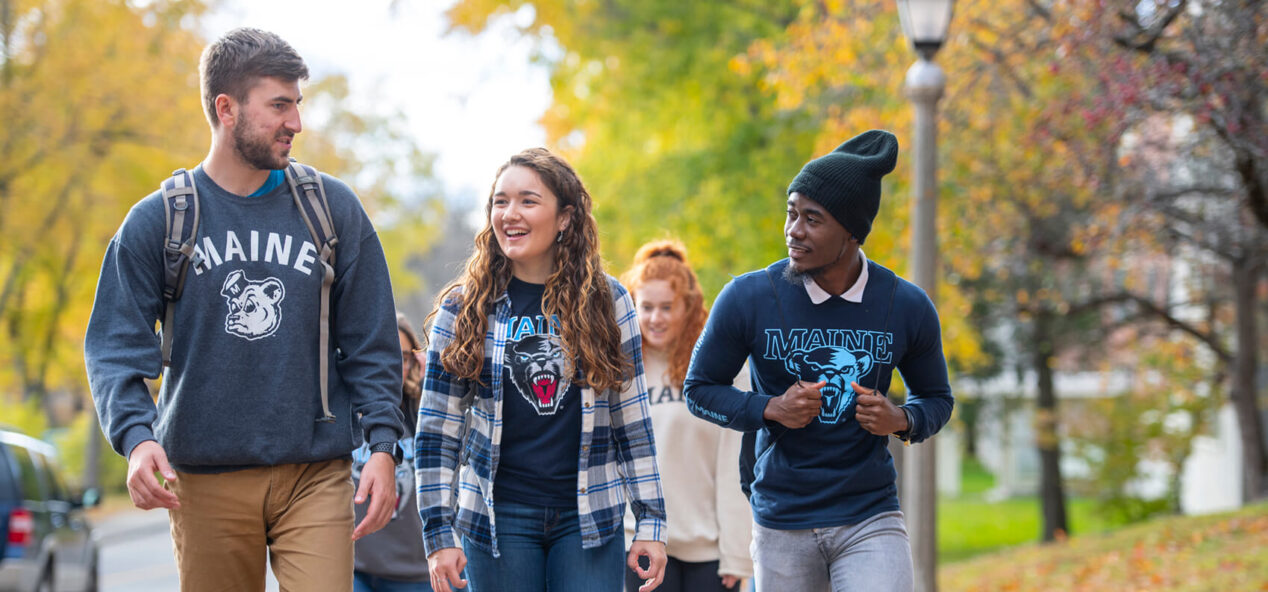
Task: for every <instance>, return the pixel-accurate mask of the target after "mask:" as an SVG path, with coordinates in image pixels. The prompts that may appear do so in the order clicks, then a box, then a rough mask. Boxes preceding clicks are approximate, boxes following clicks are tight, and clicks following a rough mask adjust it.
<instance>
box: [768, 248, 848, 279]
mask: <svg viewBox="0 0 1268 592" xmlns="http://www.w3.org/2000/svg"><path fill="white" fill-rule="evenodd" d="M844 254H845V250H844V249H842V250H841V252H840V253H837V258H836V259H833V260H832V261H831V262H830V263H825V264H823V265H820V266H819V267H812V268H810V269H797V265H796V264H795V263H793V262H792V261H791V260H789V261H788V265H785V266H784V273H783V276H784V280H785V281H787V282H788V283H790V284H795V285H798V286H800V285H801V284H804V283H805V282H806V278H815V277H818V275H819V274H821V273H823V272H825V271H827V270H828V268H829V267H832V266H833V265H836V264H837V262H838V261H840V260H841V256H842V255H844Z"/></svg>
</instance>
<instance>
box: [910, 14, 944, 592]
mask: <svg viewBox="0 0 1268 592" xmlns="http://www.w3.org/2000/svg"><path fill="white" fill-rule="evenodd" d="M952 2H953V0H898V17H899V20H900V21H901V22H902V26H903V34H904V35H906V36H907V40H908V41H910V42H911V45H912V47H913V48H914V49H915V50H916V53H917V54H919V56H920V58H919V59H918V60H916V63H915V64H912V66H911V68H910V69H908V70H907V79H906V82H905V83H904V86H905V88H906V93H907V98H909V99H911V102H912V104H913V105H914V106H915V112H916V119H915V140H914V144H915V150H914V151H915V155H916V157H915V177H914V178H913V180H912V187H913V189H914V198H915V204H914V208H913V210H912V232H911V252H912V266H911V274H912V279H913V280H914V281H915V283H916V285H918V286H920V287H921V288H923V289H924V290H925V292H926V293H928V294H929V298H930V299H931V300H933V301H934V302H937V284H938V274H937V267H938V253H937V249H938V227H937V223H936V222H937V211H938V210H937V207H938V201H937V198H938V182H937V169H938V163H937V154H938V147H937V134H938V100H939V99H941V98H942V93H943V91H944V90H945V89H946V86H947V78H946V76H945V75H944V74H943V73H942V68H939V67H938V65H937V64H935V63H934V62H933V56H934V55H935V54H937V53H938V49H940V48H941V47H942V44H943V42H945V41H946V38H947V26H948V25H949V24H950V23H951V4H952ZM936 459H937V446H936V443H935V439H933V438H930V439H929V440H927V441H925V442H924V443H922V444H920V445H918V446H913V447H911V448H907V449H906V451H905V458H904V459H903V462H902V471H903V478H902V488H903V491H902V501H903V511H904V513H905V514H906V517H907V528H908V529H909V535H910V539H911V555H912V562H913V563H914V567H915V572H916V573H915V575H916V592H936V591H937V589H938V561H937V552H938V548H937V540H938V537H937V534H938V528H937V527H938V523H937V490H938V487H937V470H936V469H937V466H936V462H937V460H936Z"/></svg>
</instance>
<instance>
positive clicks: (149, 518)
mask: <svg viewBox="0 0 1268 592" xmlns="http://www.w3.org/2000/svg"><path fill="white" fill-rule="evenodd" d="M167 530H168V525H167V510H164V509H157V510H149V511H146V510H138V509H136V508H123V509H119V510H116V511H113V512H110V513H109V514H106V515H103V516H97V517H95V518H94V519H93V533H94V534H95V536H96V538H97V541H98V542H99V543H100V544H101V545H103V546H104V545H111V544H115V543H118V542H121V541H126V540H128V539H132V538H136V537H139V536H148V535H153V534H157V533H161V532H167Z"/></svg>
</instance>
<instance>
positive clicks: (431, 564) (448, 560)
mask: <svg viewBox="0 0 1268 592" xmlns="http://www.w3.org/2000/svg"><path fill="white" fill-rule="evenodd" d="M465 567H467V554H466V553H463V552H462V549H459V548H457V547H446V548H444V549H439V550H437V551H435V552H434V553H432V554H431V555H429V556H427V571H428V572H429V573H430V574H431V589H432V591H433V592H450V591H451V589H452V588H466V587H467V581H466V580H464V579H462V570H463V568H465ZM451 583H452V584H453V586H452V588H451V587H450V584H451Z"/></svg>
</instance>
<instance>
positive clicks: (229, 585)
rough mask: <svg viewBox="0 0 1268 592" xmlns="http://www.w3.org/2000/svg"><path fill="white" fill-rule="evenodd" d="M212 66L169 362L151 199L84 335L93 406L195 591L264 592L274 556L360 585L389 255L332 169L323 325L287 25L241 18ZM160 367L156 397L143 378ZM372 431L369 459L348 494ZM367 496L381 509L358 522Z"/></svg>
mask: <svg viewBox="0 0 1268 592" xmlns="http://www.w3.org/2000/svg"><path fill="white" fill-rule="evenodd" d="M199 71H200V75H201V83H202V84H201V86H202V99H203V105H204V107H205V109H206V114H207V117H208V120H209V121H210V124H211V135H212V141H211V148H210V151H209V153H208V155H207V157H206V159H205V160H204V161H203V162H202V164H201V165H199V166H198V167H197V168H195V169H194V170H193V171H192V174H191V176H192V180H193V183H194V184H195V187H196V188H197V192H198V197H199V202H200V204H201V215H200V223H199V227H198V232H197V237H196V242H195V249H194V257H192V260H193V263H192V264H191V265H190V267H189V270H188V272H187V273H186V277H185V281H184V290H183V295H182V296H181V298H180V299H179V300H177V301H176V302H175V303H174V304H173V306H174V309H173V315H172V317H171V324H172V328H173V329H174V331H172V332H171V334H172V335H173V336H174V340H173V341H172V343H171V364H170V366H169V367H167V368H164V367H163V365H162V356H161V347H160V339H159V337H158V336H156V335H155V333H154V327H155V323H156V321H159V320H162V317H163V313H164V306H165V301H164V298H163V289H164V254H163V244H164V238H165V237H164V233H165V230H166V224H167V214H166V213H165V206H166V205H167V204H165V198H164V196H163V194H162V192H155V193H154V194H151V195H149V196H147V197H145V198H144V199H142V200H141V201H140V202H138V203H137V204H136V205H135V206H134V207H133V208H132V211H131V212H129V214H128V216H127V218H126V219H125V220H124V221H123V225H122V226H120V228H119V231H118V233H117V234H116V235H115V236H114V238H113V239H112V240H111V241H110V244H109V246H108V248H107V250H106V255H105V260H104V262H103V264H102V270H101V278H100V280H99V282H98V285H97V296H96V301H95V303H94V306H93V312H92V318H91V320H90V322H89V325H88V333H87V336H86V339H85V346H84V353H85V358H86V363H87V368H88V377H89V382H90V385H91V388H92V394H93V399H94V401H95V403H96V406H97V411H98V414H99V415H100V418H101V425H102V429H103V430H104V431H105V433H106V435H107V437H108V438H109V440H110V444H111V446H112V447H113V448H114V450H115V451H116V452H118V453H119V454H121V455H124V456H126V457H127V458H128V482H127V485H128V492H129V494H130V495H131V497H132V502H133V503H134V504H135V505H136V506H137V507H138V508H141V509H145V510H149V509H153V508H166V509H167V510H168V512H169V513H170V520H171V529H172V539H173V542H174V546H175V554H176V559H177V564H178V566H179V569H180V580H181V588H182V590H187V591H188V590H260V591H262V590H263V589H264V570H265V558H266V555H267V556H268V557H270V558H271V560H272V564H273V570H274V573H275V575H276V576H277V579H278V581H279V583H280V584H281V586H282V589H285V590H349V589H350V588H351V587H352V549H353V546H352V542H353V540H355V539H356V538H360V537H362V536H365V535H366V534H369V533H371V532H374V531H375V530H377V529H378V528H380V527H382V526H383V524H385V523H386V522H387V521H388V519H389V518H390V516H391V513H392V510H393V509H394V506H395V504H396V489H395V480H394V477H393V472H394V457H396V458H399V456H398V455H394V454H393V452H394V450H395V442H396V441H397V440H398V439H399V438H400V437H401V436H402V429H403V428H402V421H401V420H402V417H401V414H400V411H399V410H398V408H397V405H396V401H397V399H398V398H399V397H400V394H399V393H400V384H401V358H400V354H399V352H398V351H397V345H398V344H397V338H396V322H395V312H394V311H395V306H394V303H393V301H392V292H391V285H390V283H389V281H388V273H387V264H386V262H385V260H384V257H383V250H382V246H381V245H380V244H379V240H378V236H377V235H376V234H375V231H374V228H373V226H372V225H371V224H370V220H369V218H368V217H367V216H366V214H365V211H364V210H363V209H362V207H361V204H360V201H359V200H358V199H357V196H356V195H355V194H354V193H353V192H352V190H351V189H350V188H349V187H348V186H347V185H345V184H344V183H342V182H340V181H339V180H338V179H335V178H333V177H329V176H325V175H322V178H321V181H322V183H323V185H324V187H325V192H326V195H327V201H328V203H329V208H330V213H331V220H332V221H333V224H334V231H335V235H336V236H338V238H339V241H338V245H337V246H338V248H337V258H336V260H335V265H334V272H335V273H334V283H333V285H332V286H331V287H330V292H329V302H330V310H329V318H328V319H326V318H324V317H323V314H322V310H321V300H322V297H321V293H322V284H323V276H324V274H323V272H322V268H321V266H320V264H319V262H318V257H319V255H318V252H319V248H318V247H316V246H314V244H313V239H312V238H311V235H310V231H309V229H308V226H307V225H306V222H305V219H304V218H303V217H302V216H301V214H300V213H299V210H298V209H297V206H296V205H295V202H294V200H293V199H292V196H291V189H290V187H289V184H288V183H286V182H285V179H284V175H283V171H282V169H284V168H285V167H286V166H287V165H288V155H289V153H290V148H291V141H292V139H293V138H294V136H295V135H296V134H298V133H299V132H300V130H301V129H302V126H301V123H300V115H299V110H298V108H299V102H300V100H301V94H300V89H299V81H300V80H302V79H306V78H307V77H308V68H307V66H306V65H305V64H304V61H303V59H302V58H300V56H299V55H298V54H297V53H296V52H295V50H294V49H293V48H291V46H290V45H288V44H287V43H286V42H285V41H283V40H282V39H280V38H279V37H277V36H276V35H273V34H271V33H266V32H264V31H259V30H255V29H236V30H234V31H231V32H229V33H227V34H225V36H223V37H221V38H220V39H218V40H217V41H215V42H214V43H212V44H211V45H210V46H208V47H207V48H206V50H205V51H204V52H203V56H202V60H201V63H200V66H199ZM326 320H328V321H329V333H328V335H329V344H328V347H327V348H326V351H319V350H320V346H319V343H320V341H321V340H320V339H319V331H320V327H321V324H322V323H323V322H326ZM322 356H324V357H326V360H327V365H328V367H329V377H328V380H327V384H326V386H327V389H328V394H327V398H328V406H329V411H330V413H329V414H328V413H326V412H325V410H324V405H323V401H322V396H321V391H322V389H321V385H320V380H321V378H320V376H321V372H320V370H319V369H320V365H321V361H320V358H321V357H322ZM160 373H161V377H162V383H161V384H162V386H161V389H160V390H159V393H158V401H157V405H156V403H155V401H154V399H153V398H151V395H150V391H149V389H148V387H147V385H146V382H145V379H155V378H159V377H160ZM330 415H333V418H332V417H330ZM363 439H364V441H366V442H369V443H370V445H371V448H370V449H371V450H372V451H374V452H373V454H372V455H371V458H370V459H369V461H368V462H367V464H366V466H365V468H364V469H363V472H362V476H361V481H360V487H358V488H357V489H356V490H355V492H354V489H353V485H352V481H351V474H350V467H351V451H352V450H353V449H355V448H356V447H357V446H359V445H360V444H361V442H362V441H363ZM160 476H161V478H160ZM354 501H355V503H357V504H363V503H364V504H368V505H367V512H366V517H365V519H364V520H362V521H361V523H360V524H355V525H354V516H353V503H354Z"/></svg>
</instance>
